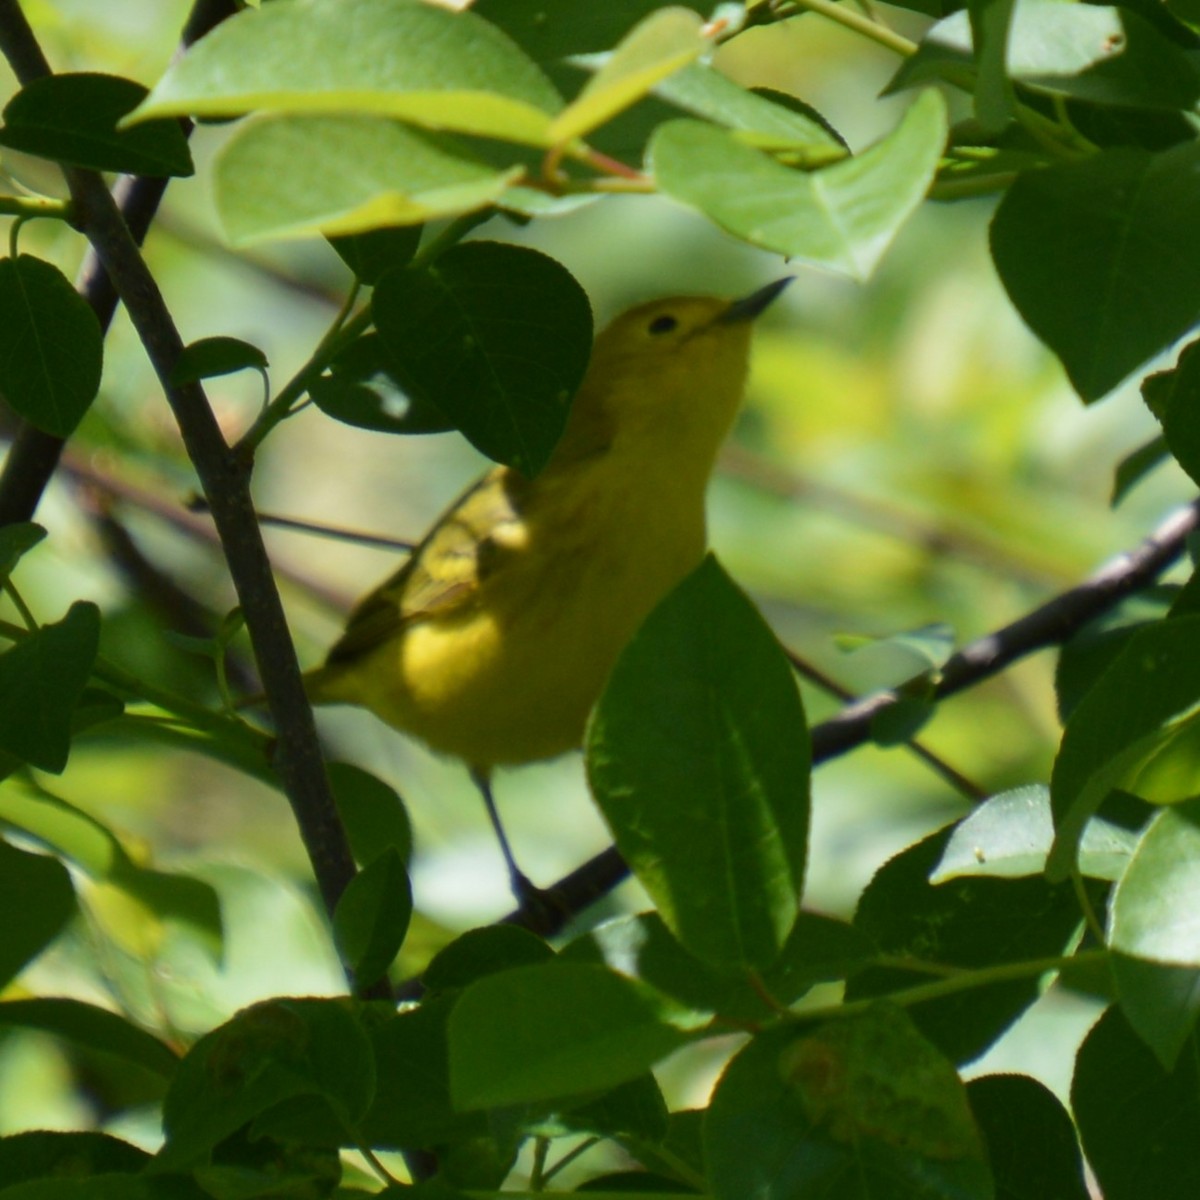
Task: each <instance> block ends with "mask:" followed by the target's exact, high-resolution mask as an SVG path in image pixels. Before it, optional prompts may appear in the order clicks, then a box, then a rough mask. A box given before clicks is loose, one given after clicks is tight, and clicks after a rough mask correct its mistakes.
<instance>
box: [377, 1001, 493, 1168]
mask: <svg viewBox="0 0 1200 1200" xmlns="http://www.w3.org/2000/svg"><path fill="white" fill-rule="evenodd" d="M454 1002H455V1000H454V998H452V997H434V998H433V999H427V1000H424V1001H422V1003H421V1005H420V1007H418V1008H412V1009H408V1010H406V1011H404V1012H401V1013H398V1014H396V1015H395V1016H393V1017H391V1018H390V1019H388V1020H387V1021H386V1022H385V1023H383V1024H382V1025H380V1026H378V1027H377V1028H374V1029H372V1030H371V1033H370V1036H371V1046H372V1050H373V1052H374V1056H375V1064H376V1075H377V1080H378V1082H377V1084H376V1091H375V1099H374V1102H373V1103H372V1105H371V1108H370V1110H369V1111H368V1113H367V1115H366V1116H365V1117H364V1118H363V1120H362V1122H361V1128H362V1130H363V1135H364V1137H366V1139H367V1141H368V1143H369V1144H370V1145H372V1146H379V1147H383V1148H385V1149H399V1148H401V1147H406V1148H411V1147H418V1148H424V1149H432V1148H433V1147H435V1146H445V1145H447V1144H459V1145H462V1144H465V1143H467V1142H468V1141H469V1140H471V1139H472V1138H481V1137H483V1136H484V1135H485V1134H486V1133H487V1132H488V1124H487V1120H486V1118H485V1116H484V1114H482V1113H463V1112H461V1111H459V1109H458V1108H456V1107H455V1106H454V1105H452V1104H451V1102H450V1060H449V1050H448V1048H447V1042H446V1024H447V1021H448V1019H449V1016H450V1011H451V1009H452V1007H453V1005H454Z"/></svg>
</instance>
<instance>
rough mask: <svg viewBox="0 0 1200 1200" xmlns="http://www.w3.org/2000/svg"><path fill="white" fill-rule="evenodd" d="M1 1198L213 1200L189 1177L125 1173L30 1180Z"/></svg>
mask: <svg viewBox="0 0 1200 1200" xmlns="http://www.w3.org/2000/svg"><path fill="white" fill-rule="evenodd" d="M0 1197H3V1200H213V1196H212V1193H211V1192H208V1191H205V1190H204V1189H203V1188H201V1187H200V1185H199V1184H198V1183H196V1182H195V1181H194V1180H193V1179H191V1178H190V1177H185V1176H182V1175H146V1174H142V1173H139V1174H132V1173H130V1172H127V1171H112V1172H105V1173H104V1174H101V1175H90V1176H67V1177H65V1178H60V1177H50V1178H47V1179H31V1180H29V1181H27V1182H25V1183H18V1184H17V1185H16V1186H14V1187H10V1188H4V1189H3V1190H0Z"/></svg>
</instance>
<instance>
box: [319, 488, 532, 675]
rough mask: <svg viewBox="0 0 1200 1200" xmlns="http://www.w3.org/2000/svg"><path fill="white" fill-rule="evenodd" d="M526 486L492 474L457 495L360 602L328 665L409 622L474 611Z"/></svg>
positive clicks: (500, 560) (367, 648)
mask: <svg viewBox="0 0 1200 1200" xmlns="http://www.w3.org/2000/svg"><path fill="white" fill-rule="evenodd" d="M527 487H528V485H527V484H526V482H525V480H524V479H523V478H522V477H521V476H519V475H515V474H514V473H512V472H510V471H507V470H505V469H504V468H498V469H497V470H494V471H491V472H489V473H488V474H487V475H485V476H484V477H483V478H482V479H481V480H480V481H479V482H478V483H477V484H475V486H474V487H472V488H471V489H470V490H469V491H468V492H466V493H465V494H464V495H463V496H461V497H460V498H459V499H458V500H457V501H456V502H455V503H454V504H453V505H452V506H451V507H450V508H449V509H448V510H447V511H446V513H445V514H444V515H443V516H442V518H441V519H440V520H439V521H438V522H437V524H436V525H434V527H433V529H432V530H431V531H430V532H429V534H428V535H427V536H426V538H425V540H424V541H423V542H422V543H421V544H420V545H419V546H418V547H417V548H416V550H414V551H413V554H412V557H411V558H410V559H409V560H408V562H406V563H405V564H404V566H402V567H401V568H400V570H399V571H397V572H396V573H395V574H394V575H393V576H392V577H391V578H390V579H387V580H385V581H384V583H382V584H381V585H380V586H379V587H378V588H376V589H375V591H373V592H371V593H370V594H369V595H368V596H367V597H365V598H364V599H363V600H362V601H360V602H359V604H358V606H357V607H356V608H355V609H354V611H353V612H352V613H351V614H350V617H349V620H348V621H347V623H346V628H345V630H344V631H343V633H342V636H341V637H340V638H339V639H338V640H337V642H335V643H334V645H333V648H332V649H331V650H330V651H329V655H328V657H327V658H326V663H327V664H328V665H330V666H335V665H345V664H347V663H350V662H353V661H354V660H355V659H357V658H359V657H360V656H362V655H364V654H367V653H369V652H370V651H372V650H374V649H375V648H376V647H378V646H380V645H382V644H383V643H384V642H386V641H387V640H388V639H389V638H391V637H394V636H395V635H396V634H397V633H398V632H399V631H400V630H401V629H402V628H403V627H404V626H406V625H408V624H410V623H412V622H414V621H422V620H429V619H431V618H443V617H446V616H450V615H452V614H453V613H456V612H463V611H466V610H467V609H469V608H470V607H471V606H472V605H474V604H475V603H476V601H477V598H478V593H479V589H480V587H481V585H482V584H483V583H484V582H485V581H486V580H487V579H488V578H490V577H491V576H492V575H494V574H495V572H496V571H497V570H499V569H501V567H502V564H503V562H504V561H505V559H506V558H507V557H509V556H507V555H505V554H503V553H502V552H500V549H499V547H498V545H497V540H496V535H497V534H498V533H501V532H502V531H503V530H504V529H505V528H506V527H507V528H509V529H512V528H514V527H515V526H517V525H519V524H520V521H521V501H522V498H523V493H524V491H525V490H526V488H527Z"/></svg>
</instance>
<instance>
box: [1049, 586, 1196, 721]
mask: <svg viewBox="0 0 1200 1200" xmlns="http://www.w3.org/2000/svg"><path fill="white" fill-rule="evenodd" d="M1176 598H1177V593H1176V591H1175V590H1174V589H1171V588H1166V587H1155V588H1147V589H1146V590H1145V591H1144V592H1138V593H1136V594H1135V595H1133V596H1130V597H1128V598H1127V599H1126V600H1124V601H1122V602H1121V603H1120V604H1118V605H1116V606H1115V607H1114V608H1112V609H1110V610H1109V611H1108V612H1106V613H1104V614H1103V615H1101V616H1099V617H1097V618H1096V619H1095V620H1093V621H1089V622H1088V623H1087V624H1086V625H1085V626H1084V627H1083V628H1082V629H1081V630H1079V632H1078V633H1076V634H1075V636H1074V637H1072V638H1071V640H1070V641H1069V642H1067V643H1066V645H1064V646H1063V647H1062V649H1061V650H1060V651H1059V654H1058V664H1057V665H1056V667H1055V670H1054V692H1055V695H1056V697H1057V699H1058V719H1059V720H1060V721H1061V722H1062V723H1063V724H1064V725H1065V724H1066V723H1067V721H1069V720H1070V718H1071V714H1072V713H1073V712H1074V711H1075V709H1076V707H1077V706H1078V704H1079V702H1080V701H1081V700H1082V699H1083V698H1084V696H1086V695H1087V694H1088V692H1089V691H1091V689H1092V688H1093V687H1094V686H1095V684H1096V683H1097V681H1098V680H1099V679H1100V677H1101V676H1102V675H1103V674H1104V672H1105V671H1107V670H1108V668H1109V667H1110V666H1111V665H1112V663H1113V661H1114V660H1115V659H1116V657H1117V656H1118V655H1119V654H1120V653H1121V651H1122V650H1123V649H1124V647H1125V644H1126V643H1127V642H1128V641H1129V639H1130V638H1131V637H1133V635H1134V634H1135V633H1136V632H1137V631H1138V630H1139V629H1142V628H1144V627H1145V626H1146V625H1148V624H1149V623H1150V622H1151V621H1158V620H1161V619H1162V618H1163V617H1165V616H1166V615H1167V613H1168V611H1171V610H1172V605H1173V604H1174V603H1175V601H1176Z"/></svg>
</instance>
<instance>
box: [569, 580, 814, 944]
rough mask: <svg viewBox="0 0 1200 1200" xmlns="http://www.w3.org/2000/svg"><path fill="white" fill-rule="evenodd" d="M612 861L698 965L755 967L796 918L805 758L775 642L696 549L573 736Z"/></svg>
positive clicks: (803, 731)
mask: <svg viewBox="0 0 1200 1200" xmlns="http://www.w3.org/2000/svg"><path fill="white" fill-rule="evenodd" d="M586 740H587V764H588V778H589V780H590V782H591V787H592V793H593V795H594V796H595V797H596V802H597V803H598V804H599V806H600V809H601V811H602V812H603V813H604V816H605V819H606V820H607V821H608V823H609V826H610V827H611V829H612V831H613V836H614V837H615V839H616V842H617V846H618V848H619V849H620V851H621V854H622V856H623V857H624V858H625V861H626V862H627V863H629V866H630V868H631V869H632V870H633V872H634V874H635V875H636V876H637V877H638V879H639V881H640V882H641V883H642V884H643V886H644V887H645V888H646V890H647V891H648V892H649V893H650V895H651V897H652V898H653V899H654V902H655V905H656V907H657V908H658V911H659V913H660V914H661V915H662V918H663V920H664V921H665V922H666V924H667V926H668V928H670V930H671V932H672V933H673V934H674V935H675V936H676V937H677V938H678V939H679V941H680V942H681V943H682V944H683V945H684V946H685V947H686V948H687V949H688V950H689V951H690V952H691V953H693V954H695V955H696V956H697V957H698V958H701V959H703V960H704V961H705V962H709V963H715V964H720V965H741V966H747V967H757V968H762V967H766V966H769V965H770V963H771V962H772V961H774V959H775V958H776V956H777V955H778V954H779V951H780V948H781V947H782V946H783V944H784V942H785V940H786V939H787V936H788V933H789V931H790V930H791V927H792V923H793V922H794V921H795V919H796V913H797V912H798V911H799V896H800V889H801V885H802V883H803V878H804V866H805V856H806V846H807V841H808V819H809V770H810V766H811V751H810V746H809V740H808V730H807V726H806V724H805V719H804V709H803V706H802V705H801V701H800V693H799V690H798V689H797V687H796V682H795V679H794V678H793V676H792V672H791V667H790V666H789V664H788V661H787V659H786V657H785V656H784V654H783V651H782V650H781V649H780V647H779V643H778V642H777V641H776V640H775V636H774V634H773V633H772V632H771V631H770V629H769V628H768V626H767V624H766V622H765V621H764V620H763V619H762V616H761V615H760V614H759V612H758V611H757V609H755V607H754V605H753V604H752V603H751V602H750V601H749V600H748V599H747V597H746V596H745V595H744V594H743V593H742V592H741V591H739V589H738V588H737V587H736V585H735V584H734V583H733V582H732V580H730V578H729V576H728V575H726V574H725V572H724V571H723V570H722V569H721V567H720V566H718V565H717V562H716V560H715V559H713V558H712V557H709V558H708V559H706V560H705V562H704V563H703V564H702V565H701V566H700V567H698V568H697V569H696V570H695V571H694V572H693V573H692V574H691V575H689V576H688V578H687V579H685V580H684V581H683V583H681V584H680V585H679V586H678V587H677V588H675V590H674V591H673V592H671V594H670V595H669V596H668V597H667V598H666V599H665V600H664V601H663V602H662V603H661V604H660V605H659V606H658V608H656V609H655V610H654V612H653V613H651V615H650V616H649V618H647V620H646V621H645V623H644V624H643V625H642V627H641V629H640V630H639V631H638V633H637V634H636V635H635V636H634V638H633V640H632V641H631V642H630V644H629V645H628V646H627V647H626V649H625V651H624V652H623V653H622V655H621V658H620V659H619V661H618V662H617V666H616V668H615V669H614V670H613V673H612V675H611V677H610V679H609V682H608V685H607V687H606V688H605V691H604V694H603V695H602V696H601V698H600V701H599V703H598V705H597V706H596V710H595V712H594V714H593V717H592V721H591V724H590V726H589V728H588V732H587V739H586Z"/></svg>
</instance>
